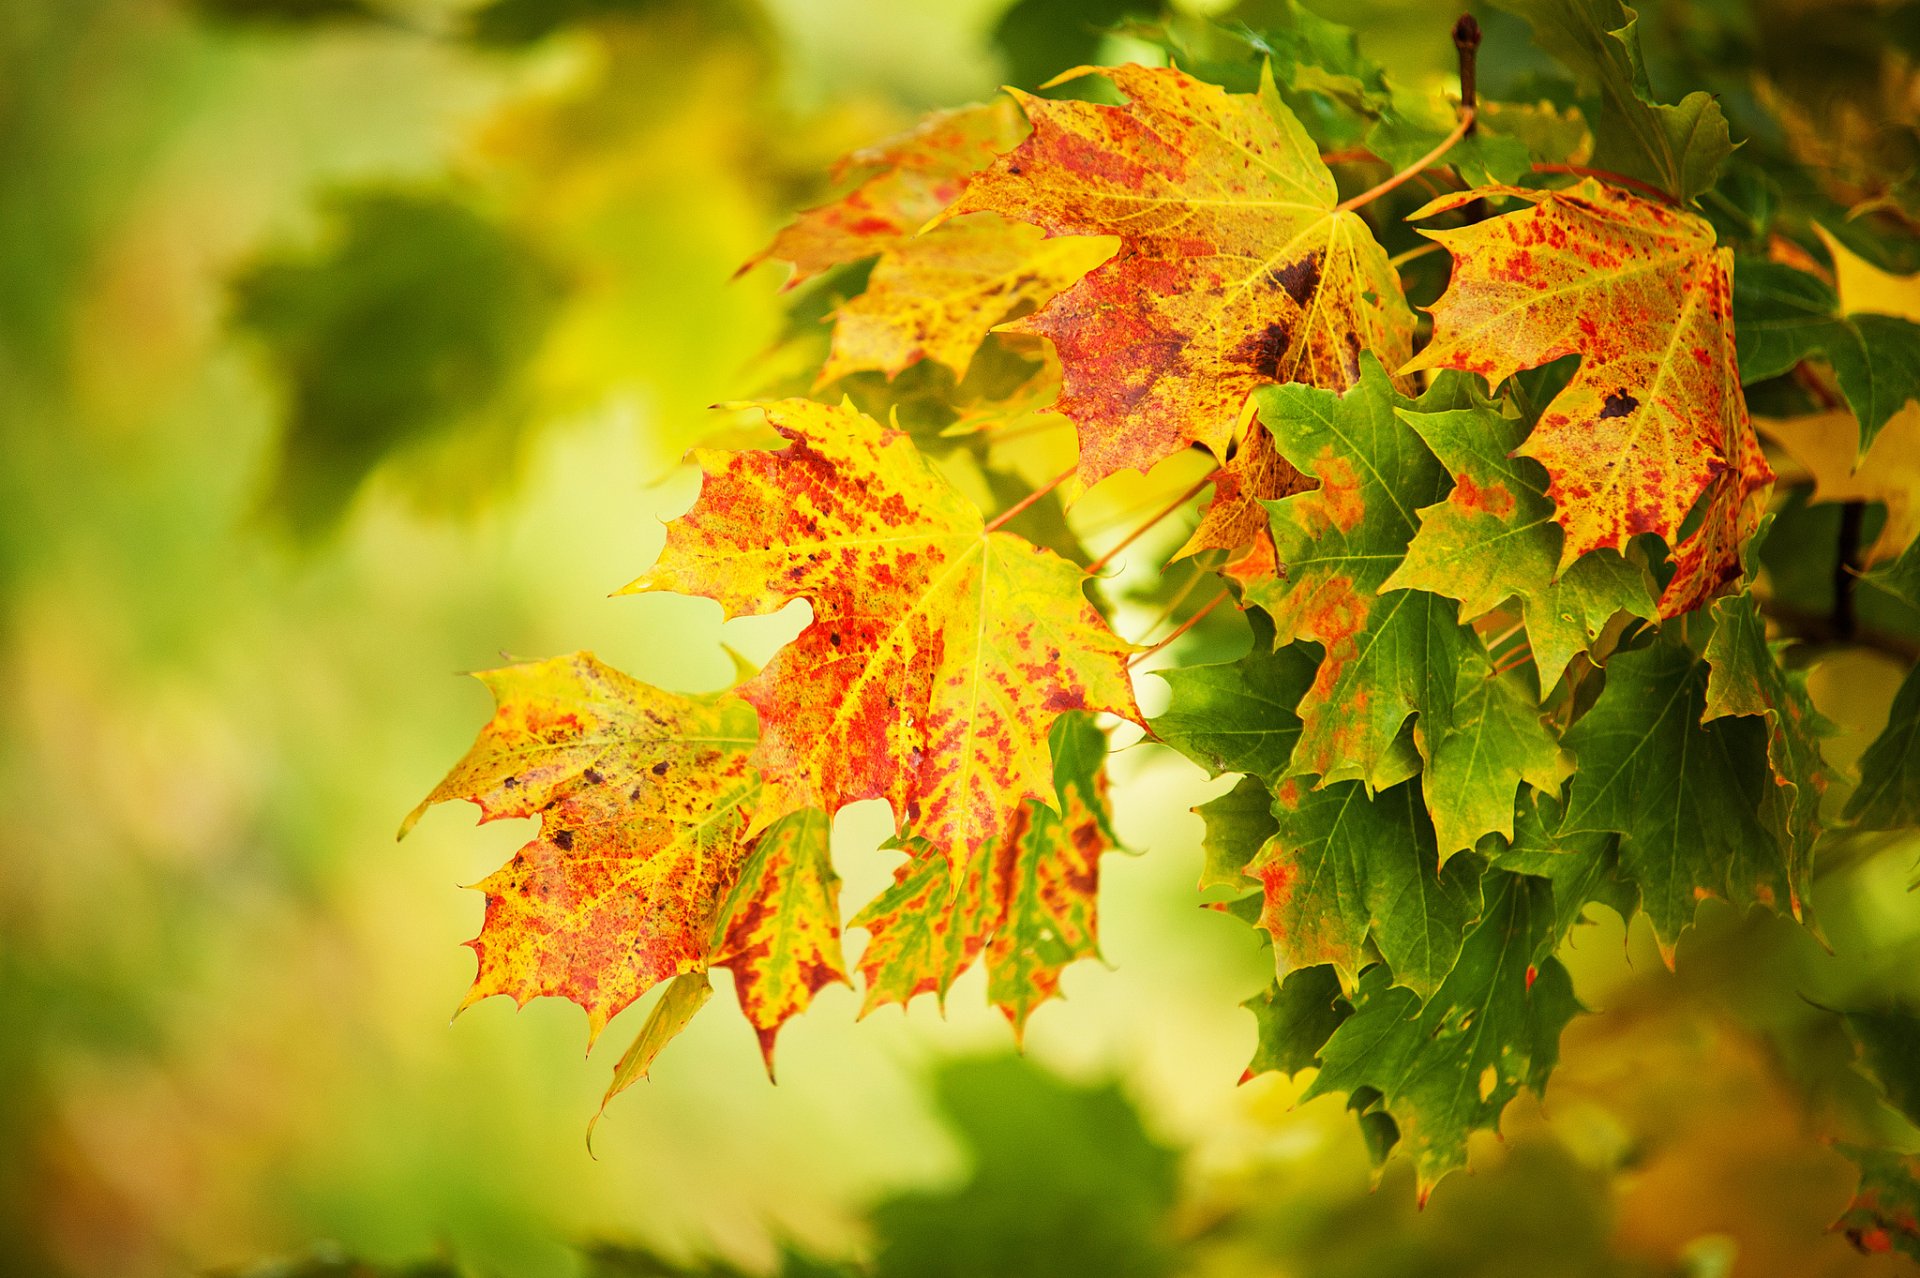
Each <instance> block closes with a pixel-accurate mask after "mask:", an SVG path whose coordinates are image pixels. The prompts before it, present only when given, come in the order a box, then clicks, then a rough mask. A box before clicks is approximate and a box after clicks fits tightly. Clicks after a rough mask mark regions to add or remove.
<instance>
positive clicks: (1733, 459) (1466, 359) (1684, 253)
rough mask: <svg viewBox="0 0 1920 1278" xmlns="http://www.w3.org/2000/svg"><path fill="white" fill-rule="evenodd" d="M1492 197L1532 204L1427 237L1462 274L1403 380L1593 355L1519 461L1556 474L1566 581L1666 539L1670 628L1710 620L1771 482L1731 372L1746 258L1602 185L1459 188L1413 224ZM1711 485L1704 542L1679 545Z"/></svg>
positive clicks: (1499, 372) (1669, 213) (1671, 211)
mask: <svg viewBox="0 0 1920 1278" xmlns="http://www.w3.org/2000/svg"><path fill="white" fill-rule="evenodd" d="M1489 196H1509V197H1512V198H1514V199H1519V200H1525V201H1526V202H1527V203H1528V204H1529V205H1530V206H1531V207H1527V208H1523V209H1520V210H1517V211H1515V212H1512V213H1508V214H1505V215H1503V216H1500V217H1495V218H1488V219H1487V220H1485V221H1482V222H1477V223H1474V224H1472V225H1470V226H1463V227H1459V228H1457V229H1454V230H1446V231H1428V232H1426V234H1427V235H1428V236H1429V237H1430V238H1432V239H1434V240H1437V241H1438V242H1439V243H1440V244H1442V245H1443V246H1444V247H1445V248H1446V249H1447V251H1448V252H1449V253H1451V254H1452V255H1453V262H1454V269H1453V278H1452V280H1451V281H1450V282H1449V283H1448V286H1447V291H1446V292H1445V293H1443V294H1442V295H1441V297H1440V299H1439V301H1437V302H1435V303H1434V304H1433V306H1432V307H1431V308H1429V309H1431V311H1432V312H1433V318H1434V336H1433V341H1432V342H1431V343H1430V344H1429V345H1428V346H1427V348H1426V349H1425V350H1424V351H1422V352H1421V353H1420V355H1419V356H1418V357H1416V358H1415V359H1413V360H1412V361H1410V362H1409V363H1408V364H1407V365H1406V367H1405V369H1404V370H1403V371H1405V372H1414V371H1417V370H1420V369H1433V368H1454V369H1463V370H1465V371H1468V372H1474V373H1479V374H1481V375H1483V376H1484V377H1486V378H1487V380H1488V382H1489V383H1491V384H1494V385H1498V384H1499V383H1500V382H1503V381H1505V380H1506V379H1507V378H1509V377H1511V376H1512V375H1513V374H1514V373H1515V372H1517V371H1519V370H1520V369H1523V368H1538V367H1539V366H1540V365H1542V364H1546V363H1550V362H1551V361H1553V360H1556V359H1559V358H1560V357H1562V356H1564V355H1572V354H1578V355H1579V356H1580V366H1579V369H1578V371H1576V372H1575V374H1574V376H1573V379H1572V380H1571V381H1569V382H1568V383H1567V385H1566V387H1565V389H1563V390H1562V391H1561V392H1560V393H1559V394H1558V395H1556V396H1555V397H1554V398H1553V400H1552V401H1551V402H1550V403H1548V404H1547V405H1546V406H1545V407H1544V408H1543V409H1542V410H1541V413H1540V418H1539V421H1538V423H1537V424H1536V425H1535V427H1534V430H1533V432H1532V434H1530V435H1529V436H1528V437H1527V440H1526V442H1525V443H1524V444H1522V445H1521V447H1520V449H1519V453H1520V455H1523V456H1527V457H1532V458H1535V459H1536V460H1538V461H1539V462H1540V463H1541V464H1542V465H1544V466H1545V467H1546V468H1547V474H1548V478H1549V486H1548V495H1549V496H1551V497H1552V498H1553V502H1554V518H1555V520H1556V521H1557V522H1558V523H1559V524H1560V526H1561V528H1562V529H1563V530H1564V532H1565V537H1564V539H1563V541H1562V548H1561V567H1562V568H1565V567H1566V566H1567V565H1568V564H1571V563H1572V562H1573V561H1574V560H1575V559H1576V558H1578V557H1579V556H1581V555H1584V554H1586V553H1587V552H1588V551H1590V550H1598V549H1601V548H1603V547H1604V548H1609V549H1613V550H1624V549H1625V547H1626V544H1627V541H1628V539H1629V538H1631V537H1633V536H1634V535H1635V534H1637V533H1648V532H1650V533H1654V534H1656V535H1658V536H1660V537H1662V538H1665V539H1666V541H1667V542H1668V544H1669V545H1673V546H1674V557H1675V559H1676V561H1678V563H1679V565H1680V568H1679V571H1678V573H1677V575H1676V577H1675V579H1674V583H1673V584H1672V585H1670V586H1669V588H1668V592H1667V594H1666V595H1665V596H1663V597H1662V600H1661V608H1660V610H1661V613H1662V615H1664V616H1672V615H1674V614H1676V613H1679V612H1683V611H1686V610H1687V609H1688V608H1692V607H1696V606H1698V604H1699V603H1700V602H1701V601H1703V600H1704V599H1705V598H1706V597H1707V596H1708V595H1710V594H1711V593H1712V592H1713V591H1714V590H1715V589H1717V588H1718V587H1719V586H1720V585H1721V584H1722V583H1723V582H1724V581H1726V580H1727V579H1728V578H1729V577H1730V576H1731V575H1736V574H1737V573H1738V571H1739V555H1738V546H1739V545H1740V543H1741V542H1743V541H1744V540H1745V539H1746V537H1747V536H1749V535H1751V533H1752V531H1753V529H1754V528H1755V527H1756V526H1757V520H1758V518H1759V515H1760V512H1761V509H1762V507H1763V506H1764V499H1765V492H1766V489H1767V486H1768V485H1769V484H1770V483H1771V482H1772V479H1773V475H1772V472H1771V471H1770V470H1769V469H1768V468H1767V464H1766V460H1765V458H1764V457H1763V456H1762V455H1761V453H1760V449H1759V447H1758V444H1757V442H1756V441H1755V440H1754V437H1753V427H1752V424H1751V423H1750V422H1749V421H1748V419H1747V408H1746V399H1745V397H1744V395H1742V393H1741V390H1740V376H1739V370H1738V368H1737V366H1736V364H1735V361H1734V345H1733V320H1732V305H1731V281H1732V270H1733V259H1732V254H1731V253H1730V252H1729V251H1728V250H1726V249H1724V248H1720V247H1718V246H1717V245H1716V243H1715V238H1714V232H1713V227H1712V226H1711V225H1709V224H1708V223H1707V221H1706V220H1705V219H1703V218H1700V217H1696V216H1694V215H1693V214H1690V213H1687V212H1684V211H1682V210H1679V209H1675V208H1671V207H1669V206H1667V205H1664V204H1661V203H1658V202H1656V201H1653V200H1648V199H1643V198H1641V197H1640V196H1637V195H1632V194H1629V193H1627V192H1624V191H1621V190H1619V189H1617V188H1614V187H1609V186H1604V185H1602V184H1601V183H1599V182H1596V181H1593V180H1591V179H1589V180H1586V181H1583V182H1581V183H1580V184H1578V185H1577V186H1574V187H1571V188H1569V189H1567V190H1564V191H1538V190H1526V189H1521V188H1517V187H1488V188H1483V189H1480V190H1476V191H1463V192H1456V193H1454V194H1451V195H1447V196H1443V197H1441V198H1440V199H1438V200H1435V201H1434V202H1433V203H1431V204H1429V205H1427V206H1426V207H1425V208H1424V209H1422V210H1420V211H1419V212H1417V213H1416V214H1414V216H1415V217H1423V216H1428V215H1431V214H1434V213H1439V212H1442V211H1444V210H1446V209H1451V208H1456V207H1458V206H1459V205H1461V204H1464V203H1466V202H1467V201H1469V200H1474V199H1483V198H1487V197H1489ZM1710 485H1711V486H1712V492H1711V494H1710V496H1709V501H1708V510H1707V514H1706V517H1705V519H1704V521H1703V523H1702V526H1701V528H1700V529H1699V530H1698V531H1697V532H1695V533H1694V534H1693V535H1692V536H1690V537H1689V538H1688V539H1687V540H1686V541H1685V542H1680V539H1679V537H1678V532H1679V529H1680V525H1681V523H1682V522H1683V521H1684V520H1685V519H1686V517H1687V515H1688V513H1689V512H1690V511H1691V510H1692V509H1693V507H1694V505H1695V504H1696V503H1697V502H1698V501H1699V500H1700V498H1701V496H1702V495H1703V494H1706V493H1707V492H1708V488H1709V486H1710ZM1675 543H1679V544H1677V545H1676V544H1675Z"/></svg>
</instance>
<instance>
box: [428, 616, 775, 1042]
mask: <svg viewBox="0 0 1920 1278" xmlns="http://www.w3.org/2000/svg"><path fill="white" fill-rule="evenodd" d="M476 677H477V678H479V679H480V681H481V682H483V683H485V684H486V685H487V687H488V688H489V689H490V690H491V691H492V692H493V695H494V701H495V704H496V709H495V712H494V716H493V719H492V720H491V721H490V722H489V723H488V724H487V725H486V727H485V728H483V729H481V732H480V736H479V739H478V740H476V741H475V742H474V744H473V748H472V749H471V750H469V751H468V752H467V756H466V758H464V759H462V760H461V761H460V762H459V763H458V764H456V765H455V766H454V768H453V770H452V771H451V772H449V773H448V774H447V777H446V779H445V780H443V781H442V782H441V783H440V784H439V785H438V786H436V787H435V788H434V790H433V793H431V794H429V795H428V796H427V797H426V798H425V799H424V800H422V801H421V803H420V806H419V807H418V808H415V809H414V811H413V813H412V815H410V816H409V817H408V818H407V822H406V826H405V827H403V828H402V830H401V833H402V834H405V833H406V830H407V828H410V827H411V826H412V825H413V824H414V822H415V821H417V820H419V818H420V816H421V814H422V813H424V812H425V811H426V809H427V808H428V807H430V806H431V805H433V804H435V803H442V802H445V801H447V800H450V799H468V800H471V801H472V802H473V803H475V804H477V805H478V806H479V808H480V812H481V818H480V819H481V820H483V821H498V820H502V819H505V818H509V817H529V816H538V817H539V818H540V833H539V835H538V836H537V837H536V838H535V839H533V841H532V842H530V843H528V844H527V845H526V846H525V847H523V848H521V849H520V850H519V851H518V852H516V853H515V854H514V856H513V859H512V860H511V861H509V862H507V864H506V865H504V866H502V867H501V868H500V869H498V870H496V871H494V872H493V873H492V874H490V875H488V876H487V877H486V878H485V879H483V880H481V881H480V882H479V883H478V884H475V886H476V887H477V888H478V889H479V890H480V891H482V892H484V893H486V897H487V913H486V919H485V922H484V923H483V924H482V925H481V928H480V935H479V936H478V937H476V938H475V939H474V940H472V941H470V942H468V944H469V945H470V946H471V947H472V948H473V951H474V953H475V954H476V955H477V956H478V958H479V972H478V974H477V975H476V976H475V978H474V982H473V987H472V989H470V990H469V991H468V993H467V996H466V999H465V1001H464V1002H462V1003H461V1007H462V1008H465V1007H468V1006H471V1005H472V1004H474V1003H477V1002H479V1001H480V1000H481V999H483V998H486V997H488V996H490V995H493V994H506V995H508V996H510V997H511V998H512V999H513V1000H514V1001H515V1002H516V1003H520V1004H524V1003H526V1002H527V1000H529V999H532V998H536V997H539V996H541V995H556V996H558V997H561V998H566V999H570V1000H572V1001H573V1002H575V1003H577V1004H579V1005H580V1006H581V1007H582V1008H583V1009H585V1011H586V1013H587V1023H588V1027H589V1030H590V1033H591V1034H592V1035H593V1036H595V1037H598V1036H599V1033H600V1031H601V1030H602V1029H604V1028H605V1027H606V1024H607V1022H608V1021H609V1020H610V1019H612V1018H613V1017H614V1016H615V1015H617V1014H618V1013H619V1012H620V1010H621V1009H622V1008H624V1007H626V1006H627V1005H628V1004H629V1003H631V1002H633V1001H634V1000H635V999H637V998H639V997H640V996H641V995H642V994H644V993H646V992H647V990H648V989H649V988H651V987H652V986H653V985H654V984H655V983H657V982H659V981H662V980H666V979H668V978H670V977H673V976H678V975H680V974H681V973H684V972H692V971H698V970H703V969H705V968H706V966H707V963H708V954H709V951H710V949H711V947H712V943H713V939H714V930H715V927H716V924H717V922H718V920H719V918H720V907H721V902H722V900H723V899H724V898H725V897H726V895H727V893H728V892H729V891H730V890H731V889H732V887H733V885H734V883H735V880H736V878H737V877H738V875H739V872H740V866H741V863H742V861H743V859H744V858H745V856H746V855H747V852H748V849H749V846H750V840H748V838H747V837H746V836H747V833H748V817H749V813H750V811H751V809H752V807H753V804H754V802H755V800H756V799H757V797H758V794H759V791H760V783H759V779H758V778H757V777H756V776H755V775H754V773H753V770H752V768H751V767H750V766H749V765H748V756H749V753H750V751H751V750H752V747H753V742H754V738H755V734H756V727H755V723H754V715H753V710H752V708H751V707H749V706H748V705H747V704H746V703H745V702H743V701H741V700H740V699H739V698H737V697H733V696H729V695H725V694H722V695H719V696H711V697H689V696H681V695H678V694H675V693H671V692H663V691H661V690H660V689H658V688H654V687H650V686H648V685H647V684H644V683H641V682H640V681H639V680H637V679H633V678H630V677H629V676H627V675H624V674H622V673H621V672H620V671H618V670H615V669H613V668H612V667H611V666H607V665H605V664H603V663H601V662H600V661H598V660H596V659H595V658H594V657H593V655H592V654H591V653H585V652H577V653H574V654H573V655H571V656H566V657H555V658H552V659H551V660H547V661H535V662H527V663H524V664H521V665H514V666H507V667H504V668H503V669H499V670H489V671H485V672H483V673H481V674H479V675H478V676H476Z"/></svg>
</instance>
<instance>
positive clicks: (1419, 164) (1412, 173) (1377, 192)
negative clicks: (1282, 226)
mask: <svg viewBox="0 0 1920 1278" xmlns="http://www.w3.org/2000/svg"><path fill="white" fill-rule="evenodd" d="M1475 114H1477V113H1476V112H1475V110H1474V109H1473V108H1472V107H1468V108H1467V109H1466V110H1464V111H1462V112H1461V113H1460V122H1459V123H1458V124H1456V125H1454V126H1453V132H1451V133H1449V134H1447V136H1446V137H1444V138H1442V139H1440V145H1438V146H1436V147H1434V148H1433V150H1431V151H1429V152H1427V153H1426V154H1425V155H1423V156H1421V157H1420V158H1419V159H1417V160H1415V161H1414V162H1413V163H1412V164H1409V165H1408V166H1407V167H1406V168H1404V169H1401V170H1400V171H1399V172H1398V173H1395V174H1394V175H1393V176H1392V177H1389V178H1388V179H1387V180H1386V181H1384V182H1381V183H1379V184H1378V185H1377V186H1372V187H1369V188H1368V189H1366V190H1364V191H1362V192H1360V194H1358V195H1356V196H1354V197H1352V198H1351V199H1346V200H1342V201H1340V203H1338V204H1336V205H1334V208H1333V211H1334V212H1335V213H1351V212H1353V211H1354V210H1355V209H1357V208H1361V207H1364V206H1365V205H1368V204H1371V203H1373V201H1375V200H1377V199H1379V198H1380V197H1381V196H1383V195H1385V194H1386V193H1387V192H1388V191H1391V190H1393V189H1394V188H1395V187H1397V186H1399V185H1400V184H1401V183H1403V182H1411V181H1412V180H1413V179H1414V178H1416V177H1419V176H1420V174H1422V173H1424V172H1425V171H1426V169H1427V167H1428V166H1429V165H1431V164H1432V163H1433V162H1434V161H1435V160H1438V159H1439V158H1440V157H1441V156H1443V155H1445V154H1446V153H1447V152H1449V151H1451V150H1453V147H1454V143H1456V142H1458V141H1459V140H1460V139H1461V138H1464V137H1465V136H1467V130H1468V129H1471V128H1472V127H1473V117H1474V116H1475Z"/></svg>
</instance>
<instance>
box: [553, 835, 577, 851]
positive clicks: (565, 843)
mask: <svg viewBox="0 0 1920 1278" xmlns="http://www.w3.org/2000/svg"><path fill="white" fill-rule="evenodd" d="M553 845H554V846H555V847H557V848H559V849H560V850H561V851H562V852H571V851H573V831H572V830H555V831H554V832H553Z"/></svg>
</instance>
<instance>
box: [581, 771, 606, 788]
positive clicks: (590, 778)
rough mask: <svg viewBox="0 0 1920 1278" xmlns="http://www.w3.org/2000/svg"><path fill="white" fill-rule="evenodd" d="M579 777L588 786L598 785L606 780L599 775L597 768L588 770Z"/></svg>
mask: <svg viewBox="0 0 1920 1278" xmlns="http://www.w3.org/2000/svg"><path fill="white" fill-rule="evenodd" d="M580 775H581V777H582V778H584V779H585V780H586V783H587V784H588V785H599V784H600V783H601V782H602V781H605V780H606V778H605V777H603V776H601V775H600V770H599V769H598V768H588V769H587V770H586V771H585V772H583V773H581V774H580Z"/></svg>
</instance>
